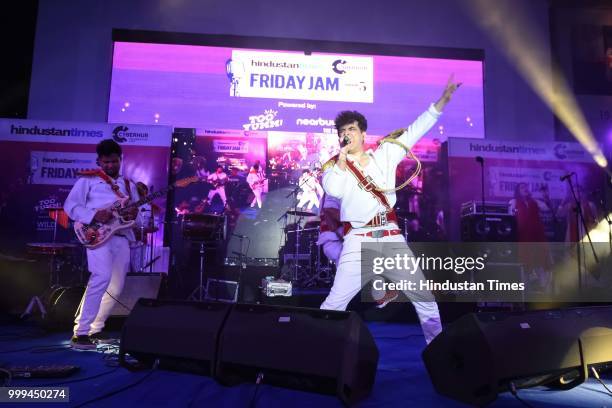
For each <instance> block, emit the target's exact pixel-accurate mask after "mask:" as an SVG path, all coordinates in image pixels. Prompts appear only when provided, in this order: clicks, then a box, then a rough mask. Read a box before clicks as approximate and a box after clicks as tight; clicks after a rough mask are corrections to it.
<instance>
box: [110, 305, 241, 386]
mask: <svg viewBox="0 0 612 408" xmlns="http://www.w3.org/2000/svg"><path fill="white" fill-rule="evenodd" d="M230 307H231V306H230V305H229V304H223V303H206V302H186V301H160V300H154V299H140V300H138V302H137V303H136V305H135V306H134V308H133V309H132V311H131V313H130V314H129V316H128V318H127V319H126V321H125V324H124V326H123V331H122V334H121V346H120V352H119V357H120V361H121V364H122V365H127V366H129V364H128V363H127V362H126V361H127V360H126V357H125V356H126V354H129V355H130V356H131V357H133V358H135V359H136V360H138V361H139V362H140V363H141V364H144V365H148V366H151V365H152V364H153V363H154V362H155V360H159V364H160V368H165V369H170V370H177V371H186V372H191V373H196V374H202V375H212V373H213V369H214V363H215V358H216V354H217V341H218V338H219V332H220V331H221V329H222V327H223V324H224V322H225V320H226V319H227V316H228V314H229V312H230ZM245 338H249V337H248V336H247V335H245V337H243V339H245Z"/></svg>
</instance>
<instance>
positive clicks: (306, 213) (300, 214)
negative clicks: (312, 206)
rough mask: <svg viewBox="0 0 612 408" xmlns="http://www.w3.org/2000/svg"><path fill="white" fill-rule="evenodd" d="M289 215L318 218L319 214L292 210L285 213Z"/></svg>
mask: <svg viewBox="0 0 612 408" xmlns="http://www.w3.org/2000/svg"><path fill="white" fill-rule="evenodd" d="M285 214H287V215H295V216H298V217H316V216H317V214H315V213H313V212H310V211H302V210H298V209H290V210H287V211H286V212H285Z"/></svg>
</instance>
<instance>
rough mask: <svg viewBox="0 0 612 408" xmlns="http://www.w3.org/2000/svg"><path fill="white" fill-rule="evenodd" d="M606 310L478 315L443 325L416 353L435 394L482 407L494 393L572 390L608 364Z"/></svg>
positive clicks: (610, 330)
mask: <svg viewBox="0 0 612 408" xmlns="http://www.w3.org/2000/svg"><path fill="white" fill-rule="evenodd" d="M610 344H612V306H600V307H589V308H576V309H564V310H554V311H534V312H510V313H479V314H474V313H472V314H469V315H466V316H463V317H461V318H460V319H458V320H456V321H455V322H453V323H451V324H450V325H448V327H446V328H445V330H444V331H443V332H442V333H441V334H440V335H438V336H437V337H436V338H435V339H434V340H433V341H432V342H431V343H430V344H429V345H428V346H427V348H426V349H425V350H424V351H423V361H424V362H425V366H426V367H427V371H428V372H429V376H430V378H431V381H432V383H433V385H434V387H435V389H436V391H437V392H439V393H440V394H442V395H445V396H448V397H450V398H454V399H456V400H459V401H462V402H465V403H468V404H473V405H479V406H482V405H486V404H488V403H490V402H492V401H494V400H495V399H496V398H497V394H498V393H499V392H504V391H508V390H509V389H510V388H511V383H512V384H514V386H515V387H516V388H527V387H532V386H537V385H546V384H548V385H550V386H555V387H557V388H571V387H573V386H576V385H578V384H580V383H582V382H583V381H584V380H586V378H587V377H588V370H587V367H588V366H589V365H605V364H607V363H609V362H610V361H612V347H610Z"/></svg>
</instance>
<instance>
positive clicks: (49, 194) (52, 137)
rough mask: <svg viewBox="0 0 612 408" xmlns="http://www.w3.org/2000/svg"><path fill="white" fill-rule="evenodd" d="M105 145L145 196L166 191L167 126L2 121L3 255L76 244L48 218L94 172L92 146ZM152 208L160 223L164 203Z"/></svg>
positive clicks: (70, 234)
mask: <svg viewBox="0 0 612 408" xmlns="http://www.w3.org/2000/svg"><path fill="white" fill-rule="evenodd" d="M104 139H113V140H115V141H117V143H119V144H120V145H121V147H122V149H123V162H122V173H123V175H125V176H126V177H128V178H130V179H131V180H133V181H134V182H138V181H140V182H142V183H144V184H145V185H147V186H148V187H149V190H158V189H161V188H163V187H165V186H166V184H167V180H168V168H169V160H170V143H171V139H172V128H170V127H169V126H143V125H131V124H109V123H86V122H57V121H42V120H41V121H38V120H18V119H14V120H13V119H2V120H0V151H2V152H3V155H4V158H3V160H1V161H0V186H1V188H0V191H1V192H0V240H1V242H2V243H3V244H4V248H5V250H7V251H12V252H14V253H23V252H24V251H25V248H26V244H27V243H32V242H74V241H75V237H74V233H73V231H72V228H71V227H70V226H68V228H65V226H62V225H60V224H61V223H58V222H56V221H55V219H54V218H58V217H56V216H54V218H51V216H50V215H53V211H56V210H59V209H61V208H62V207H63V205H64V200H65V199H66V196H67V195H68V193H69V192H70V189H71V188H72V186H73V185H74V183H75V182H76V180H77V178H78V175H77V173H78V172H79V171H81V170H86V169H92V168H96V167H97V165H96V158H97V155H96V152H95V149H96V144H97V143H99V142H100V141H101V140H104ZM156 205H157V207H159V209H160V212H159V213H158V214H156V217H155V218H156V219H157V220H163V217H164V214H163V211H164V210H165V200H159V201H156ZM159 227H160V232H159V233H158V234H160V235H159V236H160V237H161V229H163V228H161V227H163V225H160V226H159ZM156 241H157V242H158V243H159V244H161V243H162V240H161V239H156Z"/></svg>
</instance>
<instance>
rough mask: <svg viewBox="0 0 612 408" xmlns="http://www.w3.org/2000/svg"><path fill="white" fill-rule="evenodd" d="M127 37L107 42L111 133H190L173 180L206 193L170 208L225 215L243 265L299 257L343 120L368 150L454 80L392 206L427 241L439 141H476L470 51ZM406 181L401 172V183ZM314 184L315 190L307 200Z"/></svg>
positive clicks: (477, 75) (479, 126) (436, 195)
mask: <svg viewBox="0 0 612 408" xmlns="http://www.w3.org/2000/svg"><path fill="white" fill-rule="evenodd" d="M130 33H131V32H127V35H115V38H114V39H115V43H114V51H113V64H112V80H111V87H110V98H109V105H108V121H109V122H113V123H144V124H166V125H171V126H174V127H175V128H183V129H184V128H187V129H192V130H193V131H192V133H191V134H193V135H194V136H195V137H194V138H193V141H190V140H191V139H181V138H180V137H178V136H176V137H175V140H174V143H175V148H174V147H173V155H175V156H174V157H173V158H172V163H173V168H172V174H173V175H174V176H175V177H176V178H181V177H190V176H193V175H198V176H199V177H201V179H202V182H201V183H197V184H196V185H192V186H190V187H189V188H185V189H179V190H177V192H176V196H175V201H176V202H175V209H176V212H177V214H178V215H179V217H180V216H182V217H189V216H191V215H190V214H224V215H225V216H227V220H228V231H229V233H230V235H231V236H232V237H233V239H232V240H230V242H229V244H228V249H227V254H228V257H229V256H233V255H232V254H236V253H243V252H245V250H244V248H243V247H242V241H241V240H239V239H238V238H235V237H240V236H242V237H252V238H253V240H252V245H251V243H249V244H248V245H246V244H245V245H246V246H247V247H248V248H249V249H247V250H246V253H247V254H248V256H249V257H255V258H279V259H280V260H281V261H282V260H283V259H285V258H287V256H289V255H287V251H289V252H290V251H292V250H293V251H294V252H295V251H296V250H297V249H296V248H295V247H296V245H294V244H291V242H293V241H295V239H294V240H293V241H292V239H293V238H292V237H294V235H293V231H294V229H295V226H296V225H300V223H303V224H304V225H305V226H308V228H307V230H308V231H311V232H312V231H316V230H317V228H316V225H318V224H317V223H318V218H317V215H318V214H319V211H320V208H319V207H320V206H321V205H323V204H322V203H323V197H322V194H321V193H322V189H321V188H320V185H319V183H320V177H321V172H320V168H321V165H322V164H323V163H325V162H326V161H327V160H328V159H329V158H330V157H332V156H334V155H335V154H336V153H337V152H338V149H339V145H338V137H337V133H336V130H335V128H334V119H335V117H336V115H337V114H338V112H340V111H342V110H357V111H359V112H361V113H362V114H364V115H365V116H366V118H367V120H368V131H367V138H366V144H367V145H368V147H376V142H377V140H378V139H380V138H381V137H382V136H384V135H386V134H388V133H389V132H391V131H393V130H396V129H398V128H402V127H405V126H407V125H409V124H410V123H411V122H412V121H413V120H414V119H416V118H417V117H418V115H419V114H421V113H422V112H424V111H425V110H426V109H427V108H428V106H429V105H430V104H431V103H432V102H435V101H436V100H437V99H438V98H439V97H440V95H441V93H442V91H443V89H444V87H445V85H446V83H447V81H448V79H449V77H450V75H452V74H454V76H455V80H457V81H460V82H462V84H463V85H462V86H461V88H460V89H459V91H458V92H457V93H456V94H455V96H454V98H453V100H452V101H451V103H450V105H448V107H447V109H446V110H445V112H444V114H443V115H442V117H441V118H440V119H439V120H438V122H437V123H436V125H435V126H434V127H433V128H432V129H431V130H430V131H429V132H428V134H427V135H425V137H424V138H423V139H421V140H420V141H419V142H418V143H417V145H416V146H414V148H413V151H414V153H415V155H416V156H417V157H419V159H420V160H421V162H422V163H423V170H422V171H421V173H420V174H419V177H418V178H415V179H414V180H413V183H412V184H411V186H409V188H406V189H404V190H402V191H400V192H399V193H398V200H397V205H396V208H397V210H398V213H399V214H403V216H404V218H403V219H409V218H410V217H412V218H414V217H418V218H419V219H421V220H422V224H423V225H425V226H427V228H429V229H430V230H431V235H434V234H436V233H437V232H436V231H438V230H437V229H436V228H437V226H438V224H440V221H439V219H440V216H439V214H440V211H441V208H442V206H443V205H444V201H445V200H444V197H443V194H444V192H443V189H442V188H441V187H440V186H441V185H442V184H441V183H442V180H443V176H442V174H443V169H442V165H441V161H440V160H439V158H440V156H441V154H440V153H441V149H440V146H441V142H443V141H444V140H446V139H447V138H449V137H451V138H452V137H461V138H466V137H467V138H484V136H485V135H484V132H485V126H484V109H483V106H484V103H483V60H482V52H480V51H478V50H456V49H446V50H444V49H422V48H415V47H401V46H382V45H374V44H353V43H330V42H321V41H318V42H317V41H301V40H286V39H284V40H279V39H263V38H256V39H253V38H243V37H227V36H216V37H211V36H204V37H199V36H196V37H194V36H189V38H182V40H181V39H177V38H178V37H181V36H180V35H174V36H168V35H165V34H163V33H141V34H140V35H131V34H130ZM123 34H125V33H123ZM306 50H307V51H306ZM180 132H182V130H181V131H177V134H178V133H180ZM256 163H259V165H260V166H261V172H262V174H263V175H264V177H265V180H264V183H265V184H263V186H264V187H263V191H262V193H261V194H262V197H261V200H260V201H261V202H259V201H258V200H257V197H256V195H255V192H256V191H255V189H254V188H253V184H252V183H251V182H249V180H250V178H252V177H253V176H252V175H251V174H252V173H253V172H254V167H253V166H254V165H255V164H256ZM216 171H221V172H224V173H226V174H227V182H226V183H225V187H223V188H222V190H223V191H221V190H219V187H218V183H215V182H211V181H210V180H211V177H213V178H214V177H216V176H214V175H213V173H215V172H216ZM413 171H414V162H413V161H411V160H405V161H404V162H403V163H402V165H401V166H400V168H399V169H398V172H397V174H398V178H399V179H400V180H405V179H406V178H407V177H408V176H410V174H412V172H413ZM304 180H309V181H308V183H305V181H304ZM310 184H313V186H314V188H313V189H312V191H309V190H308V189H306V187H304V186H309V185H310ZM313 192H314V193H313ZM292 209H293V210H292ZM296 210H297V211H296ZM177 235H180V233H179V232H177ZM315 235H316V234H315ZM438 235H440V234H438ZM263 236H265V237H266V238H267V239H263V240H262V239H257V238H256V237H263ZM315 241H316V238H315V237H314V236H313V237H309V238H308V242H304V243H303V245H301V246H300V248H301V249H300V250H303V251H310V252H312V248H313V243H314V242H315ZM283 242H284V243H285V245H284V246H283V248H285V249H284V250H283V251H284V252H285V256H282V255H280V253H279V245H283ZM296 242H297V241H296ZM287 248H289V249H287ZM281 252H282V251H281ZM310 252H309V253H310ZM289 258H291V257H289ZM289 258H287V259H289ZM291 259H294V260H295V259H297V258H296V257H295V256H293V258H291ZM309 259H310V258H309Z"/></svg>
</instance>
